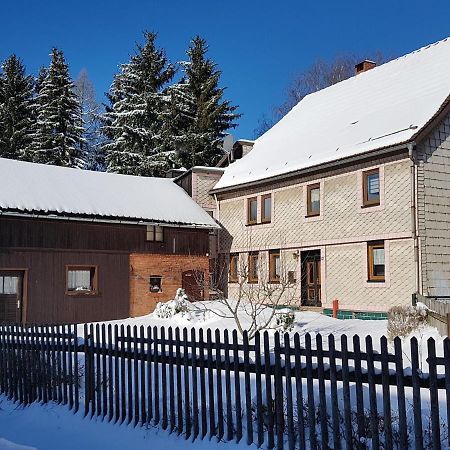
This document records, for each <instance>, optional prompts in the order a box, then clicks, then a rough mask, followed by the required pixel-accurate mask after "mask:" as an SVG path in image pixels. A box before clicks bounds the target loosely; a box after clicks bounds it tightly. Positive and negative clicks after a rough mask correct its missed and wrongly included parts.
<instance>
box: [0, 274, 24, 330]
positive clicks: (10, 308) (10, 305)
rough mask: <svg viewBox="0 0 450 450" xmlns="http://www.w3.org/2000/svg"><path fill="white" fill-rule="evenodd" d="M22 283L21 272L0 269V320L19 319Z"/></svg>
mask: <svg viewBox="0 0 450 450" xmlns="http://www.w3.org/2000/svg"><path fill="white" fill-rule="evenodd" d="M22 285H23V272H16V271H12V270H11V271H10V270H3V271H0V322H6V323H17V322H20V321H21V319H22Z"/></svg>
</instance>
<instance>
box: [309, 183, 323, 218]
mask: <svg viewBox="0 0 450 450" xmlns="http://www.w3.org/2000/svg"><path fill="white" fill-rule="evenodd" d="M319 214H320V184H319V183H316V184H311V185H309V186H308V187H307V215H308V216H318V215H319Z"/></svg>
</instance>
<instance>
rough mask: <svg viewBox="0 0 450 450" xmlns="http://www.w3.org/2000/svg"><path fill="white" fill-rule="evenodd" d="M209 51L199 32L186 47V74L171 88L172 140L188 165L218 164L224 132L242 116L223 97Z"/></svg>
mask: <svg viewBox="0 0 450 450" xmlns="http://www.w3.org/2000/svg"><path fill="white" fill-rule="evenodd" d="M207 51H208V46H207V44H206V41H205V40H204V39H202V38H201V37H200V36H196V37H195V38H194V39H193V40H192V41H191V44H190V46H189V48H188V50H187V55H188V58H189V60H188V61H187V62H183V63H182V65H183V68H184V76H183V78H182V79H181V81H180V82H179V83H177V84H175V85H173V86H172V87H171V88H170V93H171V100H172V101H171V114H170V120H171V124H170V125H171V128H172V134H173V140H172V142H173V145H174V147H175V148H176V149H177V156H178V161H179V164H181V165H182V166H184V167H187V168H190V167H192V166H195V165H205V166H213V165H215V164H216V163H217V162H218V160H219V159H220V158H221V156H222V155H223V139H224V137H225V132H226V131H227V130H229V129H230V128H234V127H235V126H236V124H235V123H234V121H235V120H236V119H237V118H239V117H240V114H236V113H235V111H236V109H237V107H236V106H232V105H231V103H230V102H229V101H228V100H224V98H223V97H224V91H225V88H223V87H220V86H219V81H220V76H221V72H220V71H219V70H218V69H217V65H216V64H215V63H214V62H213V61H212V60H211V59H209V58H207V56H206V53H207Z"/></svg>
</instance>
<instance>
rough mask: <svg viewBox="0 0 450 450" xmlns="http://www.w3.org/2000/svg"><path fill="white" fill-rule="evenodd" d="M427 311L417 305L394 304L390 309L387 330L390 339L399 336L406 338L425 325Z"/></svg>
mask: <svg viewBox="0 0 450 450" xmlns="http://www.w3.org/2000/svg"><path fill="white" fill-rule="evenodd" d="M426 319H427V311H426V309H424V308H418V307H416V306H393V307H392V308H391V309H390V310H389V311H388V325H387V332H388V338H389V340H391V341H393V340H394V338H396V337H397V336H398V337H400V338H406V337H407V336H409V335H410V334H411V333H413V332H414V331H419V330H420V329H421V328H423V327H424V326H425V323H426Z"/></svg>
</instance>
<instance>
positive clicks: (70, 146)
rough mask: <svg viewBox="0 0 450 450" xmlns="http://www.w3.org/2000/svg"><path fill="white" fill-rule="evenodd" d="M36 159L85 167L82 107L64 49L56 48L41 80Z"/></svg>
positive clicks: (36, 160)
mask: <svg viewBox="0 0 450 450" xmlns="http://www.w3.org/2000/svg"><path fill="white" fill-rule="evenodd" d="M37 89H38V91H37V97H36V111H35V114H36V120H37V121H36V127H35V133H34V136H33V161H34V162H39V163H43V164H53V165H57V166H68V167H83V166H84V165H85V163H84V159H83V154H82V152H81V149H80V144H81V143H82V142H83V138H82V134H83V128H82V126H81V124H82V117H81V108H80V104H79V102H78V99H77V96H76V95H75V92H74V83H73V81H72V79H71V78H70V75H69V68H68V65H67V63H66V61H65V59H64V54H63V52H62V51H60V50H57V49H56V48H54V49H53V50H52V53H51V62H50V66H49V68H48V69H46V70H45V71H43V70H41V72H40V76H39V78H38V82H37Z"/></svg>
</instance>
